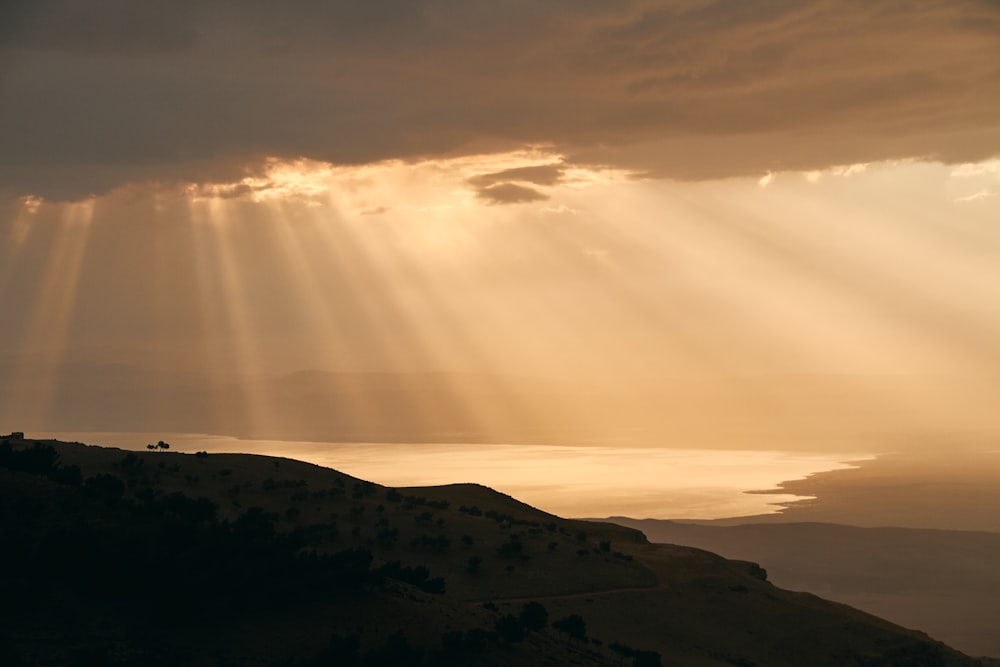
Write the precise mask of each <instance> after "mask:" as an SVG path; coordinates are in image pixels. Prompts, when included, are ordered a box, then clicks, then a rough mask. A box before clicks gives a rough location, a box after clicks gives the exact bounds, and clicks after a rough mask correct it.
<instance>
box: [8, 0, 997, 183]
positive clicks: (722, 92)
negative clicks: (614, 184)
mask: <svg viewBox="0 0 1000 667" xmlns="http://www.w3.org/2000/svg"><path fill="white" fill-rule="evenodd" d="M0 26H2V27H0V100H2V104H0V183H2V184H3V185H2V186H0V187H2V188H6V189H7V190H8V191H10V192H11V193H13V194H24V193H37V194H41V195H44V196H46V197H49V198H57V199H58V198H68V199H72V198H77V197H82V196H86V195H87V194H89V193H99V192H104V191H107V190H109V189H111V188H114V187H116V186H118V185H121V184H122V183H125V182H128V181H133V180H173V179H180V180H193V181H199V180H205V179H211V178H214V179H220V178H221V179H225V178H231V179H238V176H239V175H240V174H241V173H242V170H243V169H244V168H245V167H246V166H247V165H249V164H252V163H253V162H254V161H256V160H260V159H262V158H264V157H266V156H275V157H284V158H294V157H306V158H311V159H315V160H324V161H329V162H333V163H337V164H362V163H368V162H372V161H377V160H383V159H404V160H410V159H421V158H426V157H434V156H454V155H463V154H471V153H476V152H479V153H481V152H484V151H492V150H507V149H513V148H519V147H522V146H524V145H527V144H532V145H549V146H552V149H553V152H555V153H559V154H562V155H564V156H566V161H567V164H570V165H572V164H573V163H599V164H611V165H615V166H621V167H625V168H628V169H633V170H636V171H641V172H644V173H649V174H656V175H660V176H666V177H671V178H679V179H697V178H706V177H719V176H733V175H747V174H760V173H763V172H764V171H766V170H774V169H788V168H805V169H816V168H822V167H826V166H830V165H831V164H839V163H849V162H858V161H869V160H879V159H890V158H904V157H927V158H932V159H938V160H943V161H967V160H978V159H984V158H986V157H990V156H992V155H996V154H997V153H1000V116H998V114H997V113H996V110H997V108H1000V68H998V66H997V65H996V63H997V62H1000V5H998V4H997V3H996V2H992V1H987V0H965V1H961V2H939V1H936V0H915V1H913V2H891V1H890V2H880V3H865V4H858V3H852V2H848V1H847V0H831V1H827V0H823V1H820V0H816V1H815V2H768V3H747V2H743V1H740V0H717V1H703V2H698V3H690V2H679V1H677V2H674V1H654V0H620V1H618V2H596V1H593V2H591V1H588V2H579V1H572V0H553V1H551V2H545V3H538V2H533V1H528V0H516V1H512V2H504V3H497V2H491V1H487V0H465V1H462V2H459V1H458V0H419V1H412V0H405V1H404V0H374V1H372V2H364V3H357V2H353V1H347V0H342V1H339V2H327V3H316V2H311V1H307V0H297V1H291V2H283V3H274V2H264V1H263V0H258V1H250V0H248V1H246V2H235V1H234V0H206V1H205V2H198V3H194V2H166V1H165V0H151V1H150V2H143V3H135V2H126V1H125V0H91V1H89V2H80V1H77V0H38V1H37V2H31V3H27V2H24V3H4V9H2V10H0ZM530 169H541V171H537V172H528V173H521V174H519V175H518V174H514V175H506V176H501V175H493V179H494V180H493V181H492V184H494V185H496V184H502V183H503V184H508V183H509V184H511V185H515V184H516V183H518V182H523V183H534V184H537V185H546V184H549V183H546V182H544V179H545V178H551V179H557V178H558V176H559V174H558V173H557V171H555V170H554V168H553V169H551V170H548V171H546V170H545V169H544V168H535V167H532V168H530ZM539 179H542V180H539ZM554 182H555V181H554V180H553V181H551V183H554ZM490 184H491V183H487V182H486V181H484V182H482V183H479V184H478V187H485V186H488V185H490ZM518 187H524V186H518ZM525 189H527V188H525ZM533 192H534V191H533ZM536 195H539V196H541V195H540V194H539V193H537V192H536Z"/></svg>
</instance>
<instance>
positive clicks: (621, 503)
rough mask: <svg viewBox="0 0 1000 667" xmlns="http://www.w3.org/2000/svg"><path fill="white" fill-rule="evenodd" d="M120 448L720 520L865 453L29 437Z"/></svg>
mask: <svg viewBox="0 0 1000 667" xmlns="http://www.w3.org/2000/svg"><path fill="white" fill-rule="evenodd" d="M28 435H29V436H30V437H35V438H56V439H59V440H76V441H80V442H85V443H88V444H99V445H109V446H114V447H121V448H123V449H145V446H146V443H149V442H156V441H158V440H166V441H167V442H169V443H170V445H171V448H172V450H174V451H181V452H195V451H200V450H204V451H207V452H215V453H222V452H240V453H249V454H266V455H269V456H283V457H287V458H293V459H299V460H302V461H309V462H310V463H315V464H317V465H322V466H327V467H330V468H336V469H337V470H340V471H342V472H345V473H347V474H349V475H353V476H355V477H360V478H362V479H367V480H371V481H373V482H377V483H379V484H385V485H388V486H429V485H437V484H450V483H455V482H477V483H480V484H485V485H486V486H489V487H492V488H494V489H496V490H498V491H502V492H504V493H508V494H510V495H512V496H514V497H515V498H517V499H518V500H521V501H523V502H526V503H528V504H530V505H534V506H535V507H538V508H540V509H543V510H546V511H548V512H552V513H554V514H558V515H560V516H569V517H574V516H575V517H603V516H614V515H622V516H632V517H648V518H662V519H668V518H691V519H713V518H722V517H733V516H746V515H751V514H766V513H771V512H775V511H777V509H778V507H777V506H776V504H777V503H781V502H787V501H790V500H795V499H798V498H801V497H802V496H795V495H792V494H768V495H754V494H748V493H746V491H750V490H759V489H771V488H774V487H775V486H776V485H777V484H778V483H779V482H782V481H786V480H791V479H800V478H803V477H806V476H807V475H809V474H812V473H816V472H821V471H826V470H836V469H841V468H848V467H850V465H848V464H846V463H843V461H845V460H855V461H856V460H858V459H860V458H865V457H864V456H859V455H845V454H843V453H840V454H836V455H834V454H830V455H822V454H815V453H812V454H800V453H793V452H784V451H744V450H739V451H736V450H714V449H640V448H628V447H596V446H594V447H591V446H587V447H581V446H552V445H483V444H423V443H421V444H405V443H401V444H382V443H378V444H367V443H327V442H289V441H282V440H238V439H236V438H230V437H225V436H209V435H197V434H186V433H173V434H164V433H31V434H28Z"/></svg>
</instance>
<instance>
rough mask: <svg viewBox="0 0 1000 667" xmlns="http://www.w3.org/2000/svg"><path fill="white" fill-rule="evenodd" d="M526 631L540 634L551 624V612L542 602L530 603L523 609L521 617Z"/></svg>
mask: <svg viewBox="0 0 1000 667" xmlns="http://www.w3.org/2000/svg"><path fill="white" fill-rule="evenodd" d="M519 618H520V619H521V623H522V624H524V629H525V630H527V631H528V632H538V631H539V630H541V629H543V628H544V627H545V626H546V625H548V622H549V612H548V611H547V610H546V609H545V607H544V606H543V605H542V604H541V603H540V602H535V601H532V602H529V603H527V604H525V605H524V606H523V607H522V608H521V614H520V616H519Z"/></svg>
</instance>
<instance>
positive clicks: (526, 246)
mask: <svg viewBox="0 0 1000 667" xmlns="http://www.w3.org/2000/svg"><path fill="white" fill-rule="evenodd" d="M0 25H2V26H3V27H2V28H0V262H2V263H0V309H2V312H3V322H4V324H3V326H2V327H0V363H2V368H3V375H2V377H0V382H2V383H3V385H2V386H3V388H4V389H3V391H4V396H3V399H2V403H3V405H2V406H0V417H5V418H6V419H9V420H15V419H22V420H24V421H28V422H30V423H37V424H39V426H38V428H41V427H42V426H53V425H54V422H53V421H52V420H53V419H56V418H62V417H65V414H64V413H61V412H60V408H59V406H60V405H61V404H60V400H63V401H64V402H65V401H68V400H70V399H69V398H67V397H71V396H77V394H74V393H73V391H77V390H79V387H77V388H76V389H73V388H72V387H71V385H73V382H76V381H78V380H79V379H78V378H77V376H76V375H74V373H78V374H80V373H82V374H83V376H86V375H87V374H88V373H91V375H94V374H99V375H100V376H101V378H103V379H102V380H101V381H102V382H104V383H106V384H107V387H105V388H106V389H107V391H108V392H111V394H114V391H118V392H120V393H121V394H123V395H129V394H131V395H140V394H142V388H146V389H149V387H155V390H156V391H158V392H161V394H156V395H162V396H167V395H168V394H169V396H170V397H173V398H171V399H170V400H174V399H176V396H178V395H179V393H178V392H181V389H179V387H182V386H184V383H185V382H190V383H193V386H197V387H198V390H199V391H205V392H208V394H207V395H211V396H214V397H215V398H214V399H213V400H219V399H218V397H219V396H220V395H222V394H225V393H226V392H228V391H231V389H232V387H233V386H238V387H239V390H238V391H237V392H236V393H237V394H238V395H237V397H236V398H235V399H233V400H234V402H235V403H236V404H238V406H234V405H227V406H226V407H225V410H223V409H222V408H219V411H220V412H222V411H226V414H227V415H228V416H227V418H226V419H227V420H228V421H226V422H225V423H226V424H230V425H232V424H238V425H239V426H238V427H236V426H231V429H235V430H239V429H243V430H244V431H245V432H247V433H253V434H258V435H261V434H263V435H266V436H268V437H277V435H276V434H278V432H279V431H280V428H279V425H282V427H285V426H284V425H287V423H288V421H289V420H291V419H292V417H291V416H290V415H291V412H289V410H291V411H292V412H294V409H292V408H288V407H287V406H288V405H296V404H298V405H301V402H299V403H296V402H295V401H291V400H290V399H289V401H286V403H282V402H281V400H280V398H281V397H280V396H278V397H276V395H275V393H276V392H279V393H280V391H279V389H280V383H277V381H274V380H272V379H270V378H275V377H281V376H286V375H287V374H290V373H294V372H297V371H330V372H334V373H340V374H344V373H355V374H356V373H370V372H380V373H389V374H400V373H444V374H452V375H454V374H465V375H466V376H468V375H473V376H475V377H476V378H477V379H476V380H474V381H472V380H469V381H468V384H467V385H466V384H463V383H464V382H466V380H456V379H454V378H452V379H449V380H447V381H442V382H444V384H445V385H447V387H446V388H445V390H443V391H446V393H447V394H448V396H449V400H448V401H445V402H444V404H442V403H441V402H436V403H434V405H433V406H432V407H427V405H425V404H424V403H421V401H420V400H418V399H416V398H413V396H412V394H413V393H414V392H415V391H416V392H417V393H419V391H420V390H419V388H418V389H413V388H408V389H405V390H403V389H399V388H398V387H396V388H394V390H393V391H398V392H400V393H401V394H405V395H406V396H407V398H406V399H405V400H403V403H404V404H405V406H404V407H405V410H403V412H404V413H405V415H401V414H400V412H399V411H398V410H397V408H399V405H397V404H396V403H393V404H392V405H394V406H395V407H394V408H393V409H392V410H390V409H389V408H387V407H386V404H385V402H384V401H383V399H372V398H371V392H372V391H374V390H371V389H370V388H368V389H364V390H361V389H358V390H357V391H355V389H351V391H350V392H347V393H350V394H351V395H352V396H353V398H351V399H349V400H347V399H345V400H347V403H346V407H344V406H341V407H342V409H343V410H344V411H345V414H341V415H340V416H339V418H341V419H342V420H347V419H348V417H347V416H345V415H346V414H349V415H350V418H351V419H354V420H355V421H357V424H358V426H357V428H358V429H359V430H358V432H359V433H360V432H368V431H365V429H368V430H369V431H371V430H372V429H374V428H375V426H374V425H376V424H379V423H381V422H383V421H384V420H386V419H398V420H399V421H400V423H401V424H402V423H403V422H405V423H406V427H405V428H402V427H401V428H402V431H401V432H404V433H417V432H421V429H424V431H423V433H424V434H425V436H426V437H430V435H427V434H441V433H443V432H447V431H448V429H451V428H454V429H455V431H456V432H462V433H471V432H473V431H475V430H476V429H474V428H472V427H471V426H470V425H471V424H475V425H477V427H478V428H479V429H480V430H481V431H482V432H484V433H485V432H489V433H496V434H499V433H503V434H509V433H510V432H511V428H510V425H509V423H510V421H511V420H515V419H520V420H524V423H525V424H526V425H528V426H530V428H529V427H528V426H525V429H526V431H525V432H530V433H534V434H536V436H537V434H539V433H548V434H550V435H552V434H553V433H558V434H562V436H560V437H582V436H580V433H582V432H584V431H587V432H589V433H600V434H601V437H602V438H612V437H620V438H622V439H623V440H628V439H629V438H632V437H633V436H634V435H635V433H634V432H635V431H642V432H643V435H642V436H641V437H640V436H635V437H636V438H638V439H641V440H643V441H644V442H647V443H648V442H652V441H666V440H669V439H670V438H678V439H682V440H684V441H685V442H688V443H690V442H695V441H697V442H698V443H701V444H705V443H710V444H718V443H720V442H722V441H724V440H731V439H732V438H740V437H746V438H747V439H748V440H753V441H755V442H758V441H760V440H761V439H766V438H769V437H778V436H779V435H780V436H781V437H786V438H792V439H793V440H794V439H795V438H820V437H822V438H825V439H826V440H834V441H838V442H840V441H842V440H844V439H848V438H850V437H853V436H854V435H855V434H856V433H857V432H859V431H864V432H865V433H867V434H869V435H870V434H871V433H876V432H879V433H881V432H883V431H884V432H888V433H890V434H892V435H891V437H898V436H899V434H901V433H911V432H915V433H940V432H943V431H948V432H951V431H954V430H962V431H977V432H978V431H988V432H992V431H995V430H1000V426H998V422H997V421H996V418H995V417H994V416H993V409H992V408H991V406H992V405H993V404H994V400H995V399H996V398H997V397H998V395H1000V391H998V386H1000V382H998V379H997V378H998V377H1000V371H998V369H1000V226H998V224H997V221H998V220H1000V114H997V109H1000V67H998V65H997V63H998V62H1000V7H998V5H997V4H996V3H995V2H990V1H986V0H983V1H980V2H929V1H928V2H919V1H918V2H898V3H869V4H860V5H859V4H857V3H847V2H836V1H835V2H795V3H792V2H772V3H745V2H737V1H733V0H728V1H718V2H708V1H706V2H693V3H692V2H683V3H681V2H654V1H646V0H634V1H628V0H622V1H616V2H578V1H572V2H571V1H568V0H567V1H553V2H544V3H541V2H509V3H508V2H505V3H495V2H485V1H484V2H477V1H466V2H451V1H445V0H433V1H432V0H422V1H419V2H412V1H406V2H404V1H398V2H397V1H388V0H386V1H379V2H366V3H354V2H331V3H326V4H324V5H323V8H321V9H318V8H317V5H316V4H315V3H310V2H288V3H270V2H241V3H232V2H224V1H222V0H217V1H212V2H176V1H174V2H145V3H133V2H125V1H124V0H120V1H119V0H100V1H95V2H90V3H77V2H72V1H70V0H62V1H59V0H52V1H39V2H32V3H23V4H22V5H20V6H17V7H15V6H9V5H5V6H4V9H2V10H0ZM109 368H115V369H118V370H116V371H109V370H108V369H109ZM67 369H69V370H67ZM74 369H75V370H74ZM81 369H82V370H81ZM88 369H89V370H88ZM95 369H99V370H95ZM185 374H186V375H185ZM181 376H183V378H186V379H177V378H178V377H181ZM74 378H76V379H74ZM109 378H110V379H109ZM192 378H194V379H192ZM776 378H777V379H776ZM295 382H296V383H297V384H296V388H295V389H294V391H293V390H291V389H289V390H288V395H289V396H292V395H294V396H300V395H301V393H296V392H303V391H306V390H305V389H303V382H305V384H308V383H309V381H305V380H303V376H301V375H300V376H296V379H295ZM324 382H326V383H327V384H325V385H324V389H322V391H326V390H329V389H330V385H331V384H332V385H337V383H338V382H341V381H340V380H336V379H330V378H327V379H326V380H324ZM344 382H346V381H344ZM234 383H235V384H234ZM102 386H103V385H102ZM352 386H353V385H352ZM67 387H70V388H67ZM137 387H138V388H139V389H137ZM164 387H167V389H164ZM276 387H279V389H276ZM338 387H339V385H338ZM338 387H334V388H335V389H337V388H338ZM168 390H169V391H168ZM338 390H342V391H341V393H343V392H344V391H347V390H345V389H344V388H343V387H339V389H338ZM150 391H152V390H150ZM322 391H321V390H320V389H315V391H313V394H315V393H316V392H319V393H322ZM136 392H138V393H136ZM162 392H167V393H162ZM170 392H174V393H170ZM213 392H214V393H213ZM352 392H354V393H352ZM181 393H182V392H181ZM355 393H356V394H357V395H355ZM375 393H378V392H377V391H376V392H375ZM154 394H155V392H154ZM109 395H110V394H109ZM150 395H152V394H150ZM311 395H312V394H311ZM584 395H586V398H581V396H584ZM358 396H361V397H360V398H359V397H358ZM60 397H62V398H60ZM538 397H544V398H542V399H539V398H538ZM692 397H693V398H692ZM383 398H384V397H383ZM109 400H110V399H109ZM400 400H402V399H400ZM428 400H429V399H428ZM379 401H383V402H379ZM390 402H391V401H390ZM283 405H285V406H286V407H282V406H283ZM594 406H600V407H599V408H595V407H594ZM393 410H397V411H396V412H393ZM164 411H165V413H169V412H170V410H169V409H167V408H163V407H162V406H159V407H156V408H155V409H154V408H148V414H146V413H145V412H144V413H143V414H144V415H145V417H144V418H146V422H142V423H141V424H139V425H140V426H142V424H147V425H148V424H152V423H157V424H158V423H160V422H156V421H155V419H154V418H155V417H156V415H158V414H160V412H164ZM435 411H437V412H441V413H445V412H449V413H450V414H451V415H452V416H450V417H449V418H447V419H445V418H443V417H442V418H441V419H439V418H438V417H439V416H440V415H437V414H428V412H430V413H434V412H435ZM85 412H86V411H85ZM98 412H99V411H98ZM665 412H667V413H670V414H669V415H668V416H667V417H664V413H665ZM91 413H93V414H96V413H94V412H93V411H91ZM581 413H584V414H581ZM719 414H724V415H725V418H724V419H721V420H720V419H719V417H718V415H719ZM387 415H390V416H389V417H387ZM651 415H653V416H651ZM299 417H300V418H301V419H305V420H306V421H308V419H307V418H305V417H302V415H299ZM411 417H412V420H410V418H411ZM164 419H167V417H164ZM407 420H410V421H407ZM574 420H576V421H579V423H580V425H579V426H578V428H576V429H572V428H569V427H568V426H566V424H567V423H569V422H572V421H574ZM588 420H589V421H588ZM84 421H86V420H84ZM168 422H169V419H168ZM549 422H552V423H558V424H559V425H558V426H551V428H549V425H548V424H549ZM74 423H76V422H74ZM81 423H82V422H81ZM205 423H210V422H205ZM352 423H353V422H352ZM91 425H92V426H94V427H95V428H98V429H104V430H112V429H113V428H115V425H113V424H107V423H104V422H100V420H98V421H97V422H95V423H94V424H91ZM12 426H13V427H16V426H17V424H12ZM133 426H135V425H133ZM171 427H172V429H173V430H186V429H185V428H179V427H178V425H177V424H173V423H171ZM585 427H586V428H585ZM73 428H83V427H82V426H74V427H73ZM219 428H222V427H219ZM317 429H319V430H321V429H320V427H319V426H317V427H316V428H315V429H313V430H312V431H310V432H309V436H310V437H315V436H316V434H317V432H318V431H317ZM532 429H535V430H532ZM547 429H548V430H547ZM588 429H589V431H588ZM134 430H145V427H141V428H136V429H134ZM230 432H231V431H230ZM751 432H753V433H756V434H757V435H750V433H751ZM789 433H791V434H793V435H789ZM568 434H576V436H571V435H568ZM761 434H763V435H761ZM331 437H333V436H332V435H331ZM496 437H500V436H499V435H497V436H496ZM512 437H513V436H512ZM552 437H555V436H552ZM886 437H889V436H886ZM730 444H733V443H730ZM733 446H737V445H733ZM802 446H804V447H807V448H808V447H809V446H810V445H802ZM845 446H846V445H845ZM850 449H851V451H858V450H859V449H864V447H861V448H858V447H856V446H852V447H850Z"/></svg>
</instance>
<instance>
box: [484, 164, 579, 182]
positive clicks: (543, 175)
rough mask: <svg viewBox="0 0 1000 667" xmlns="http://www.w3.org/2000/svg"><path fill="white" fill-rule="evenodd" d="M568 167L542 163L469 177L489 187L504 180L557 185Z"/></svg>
mask: <svg viewBox="0 0 1000 667" xmlns="http://www.w3.org/2000/svg"><path fill="white" fill-rule="evenodd" d="M565 171H566V168H565V167H564V166H563V165H561V164H558V163H556V164H540V165H536V166H533V167H514V168H512V169H504V170H502V171H496V172H493V173H490V174H483V175H482V176H476V177H475V178H472V179H469V183H470V184H472V185H474V186H477V187H489V186H490V185H494V184H496V183H503V182H504V181H515V182H518V183H534V184H535V185H555V184H556V183H558V182H559V181H561V180H562V176H563V173H564V172H565Z"/></svg>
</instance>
